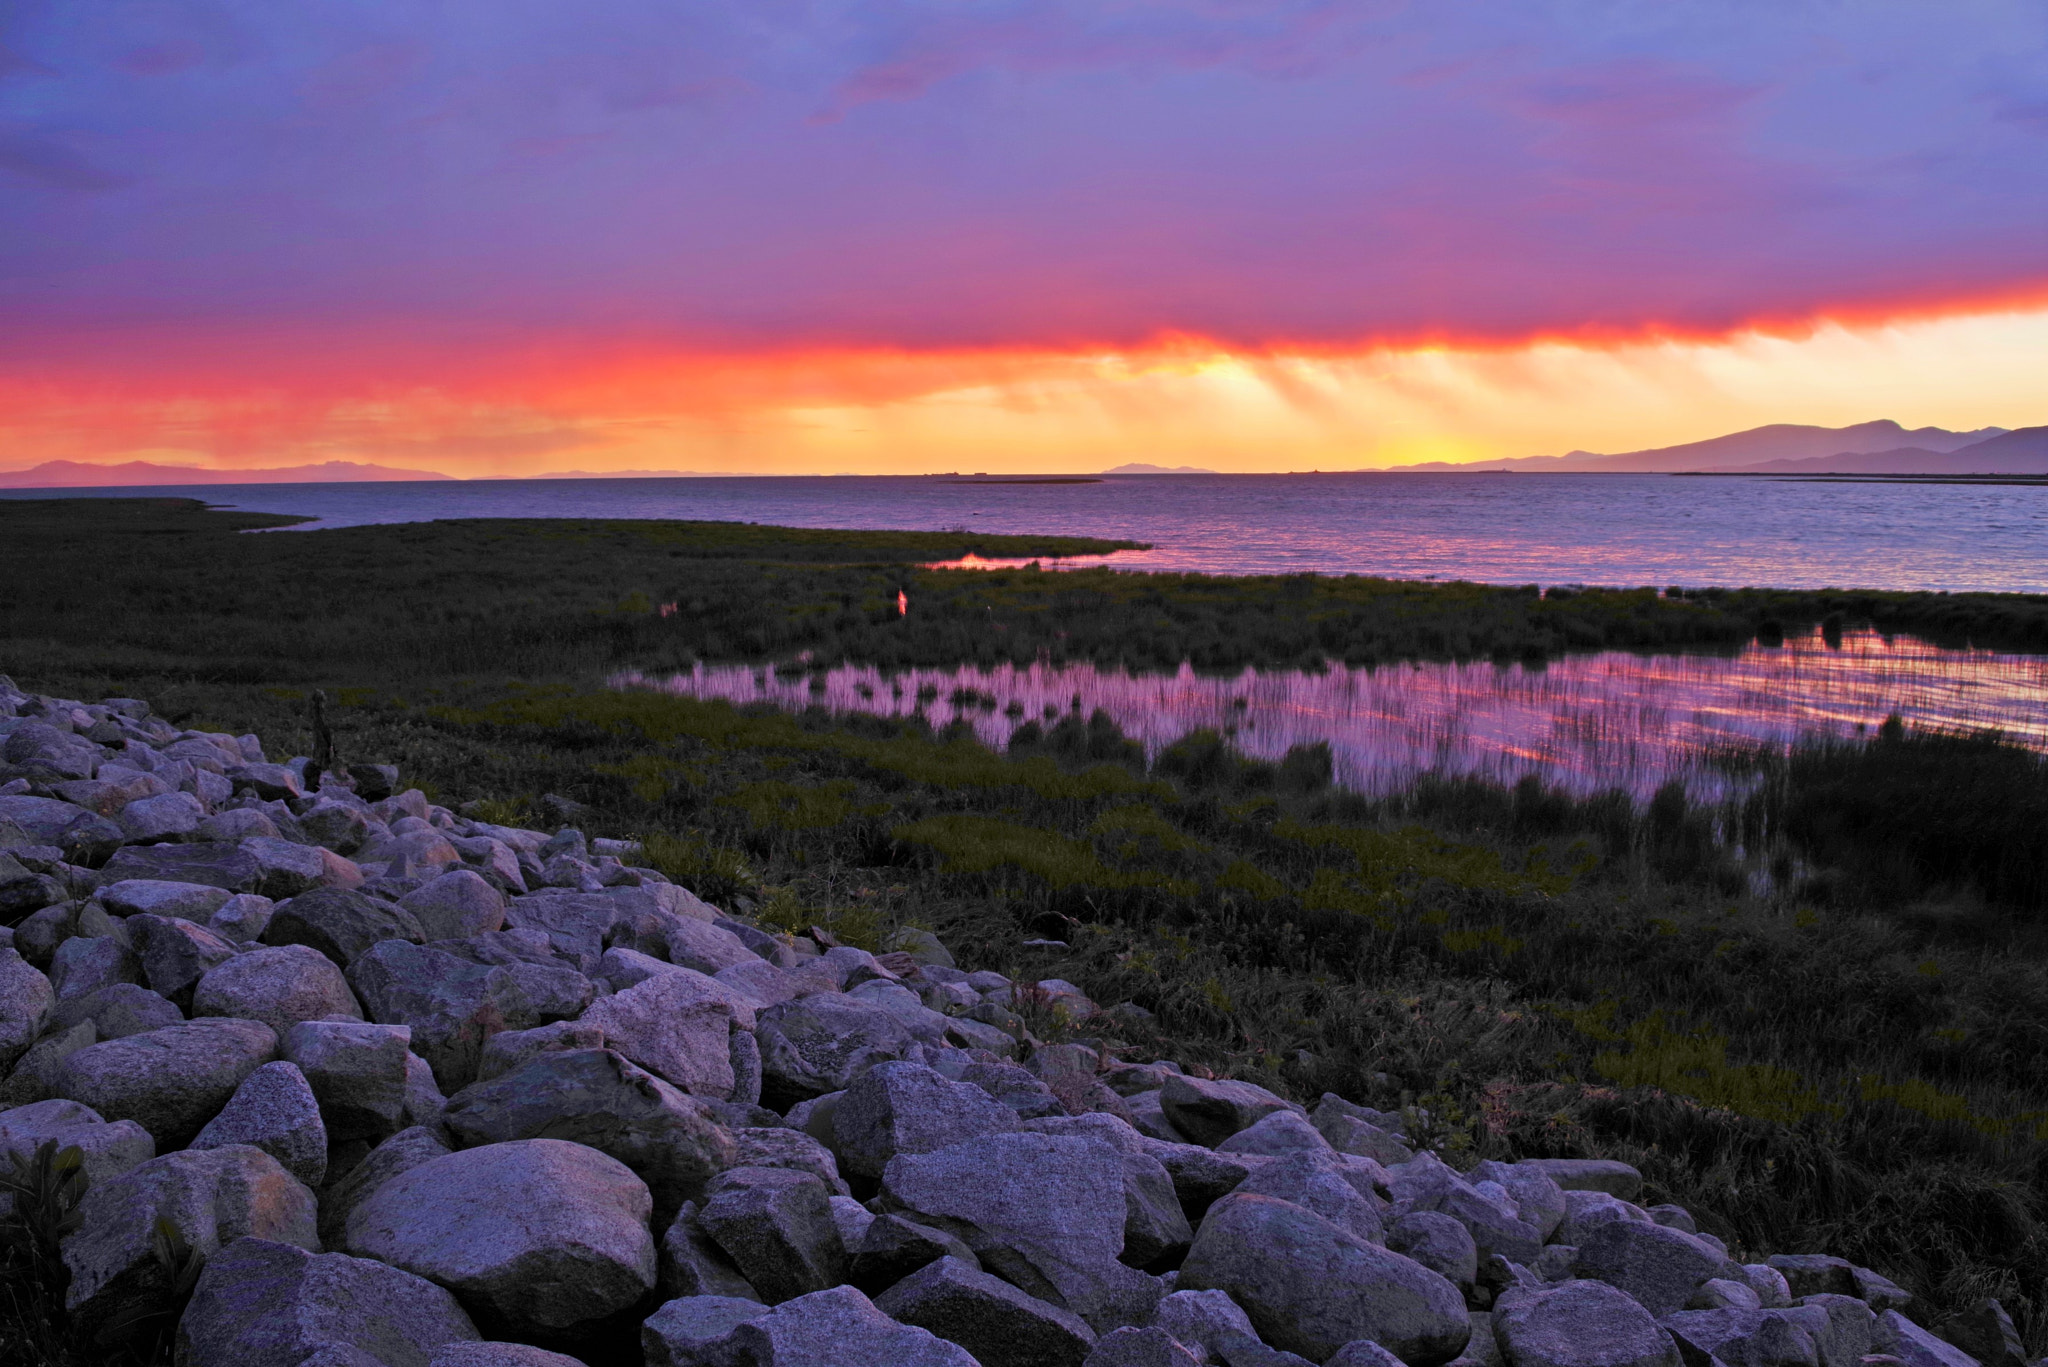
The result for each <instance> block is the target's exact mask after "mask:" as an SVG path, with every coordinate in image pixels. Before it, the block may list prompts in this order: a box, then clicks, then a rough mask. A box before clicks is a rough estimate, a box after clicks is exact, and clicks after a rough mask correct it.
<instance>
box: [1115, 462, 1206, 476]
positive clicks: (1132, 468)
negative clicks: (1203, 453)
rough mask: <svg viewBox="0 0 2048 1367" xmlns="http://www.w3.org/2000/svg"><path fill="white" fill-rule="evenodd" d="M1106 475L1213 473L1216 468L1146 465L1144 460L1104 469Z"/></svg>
mask: <svg viewBox="0 0 2048 1367" xmlns="http://www.w3.org/2000/svg"><path fill="white" fill-rule="evenodd" d="M1102 473H1103V474H1105V475H1213V474H1215V473H1216V471H1214V470H1203V469H1200V468H1199V467H1197V466H1193V465H1146V464H1144V463H1142V462H1139V463H1135V464H1131V465H1119V466H1117V467H1116V469H1114V470H1104V471H1103V472H1102Z"/></svg>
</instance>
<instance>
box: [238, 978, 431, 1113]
mask: <svg viewBox="0 0 2048 1367" xmlns="http://www.w3.org/2000/svg"><path fill="white" fill-rule="evenodd" d="M277 952H279V953H283V952H287V951H285V950H280V951H277ZM289 952H291V953H294V954H305V955H311V956H312V957H314V958H317V959H318V960H319V962H320V963H321V964H322V965H323V966H324V967H326V968H328V969H332V968H333V967H334V965H333V964H331V963H329V962H328V961H327V959H326V958H325V957H324V956H320V955H317V954H314V953H313V951H312V950H309V949H307V948H306V947H305V946H304V945H293V946H290V947H289ZM250 957H254V956H253V955H252V956H250ZM411 1043H412V1032H411V1031H410V1030H408V1029H407V1028H406V1027H405V1026H403V1025H374V1024H371V1023H369V1022H367V1021H354V1020H348V1021H334V1020H305V1021H300V1022H299V1023H298V1024H296V1025H293V1026H292V1027H291V1028H290V1029H288V1030H287V1031H286V1032H285V1035H284V1043H283V1053H284V1057H285V1058H286V1059H287V1060H288V1061H289V1062H291V1063H293V1064H295V1065H296V1066H297V1067H298V1069H299V1071H300V1072H302V1073H303V1074H305V1077H306V1081H307V1083H308V1085H309V1086H311V1088H312V1090H313V1096H314V1098H315V1100H316V1101H317V1102H318V1104H319V1107H320V1117H321V1121H322V1123H323V1124H325V1125H326V1127H327V1137H328V1139H329V1140H330V1141H332V1142H337V1143H338V1142H341V1141H343V1140H349V1139H367V1140H370V1141H371V1142H373V1143H375V1142H379V1141H381V1140H383V1139H385V1138H386V1137H388V1136H390V1135H392V1134H395V1133H397V1132H398V1131H399V1130H400V1129H402V1128H404V1116H405V1099H406V1066H407V1065H406V1060H407V1059H408V1058H410V1057H411V1054H410V1052H409V1051H410V1048H411Z"/></svg>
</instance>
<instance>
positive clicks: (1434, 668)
mask: <svg viewBox="0 0 2048 1367" xmlns="http://www.w3.org/2000/svg"><path fill="white" fill-rule="evenodd" d="M617 682H619V683H622V684H639V685H644V686H648V687H654V688H660V689H664V690H666V691H668V692H672V693H678V694H682V695H685V696H689V697H697V698H722V699H725V700H726V701H729V702H733V703H740V704H745V703H761V702H767V703H774V704H776V705H777V706H781V707H786V708H790V709H793V710H795V709H802V708H806V707H813V706H821V707H825V708H827V709H829V710H831V711H833V712H839V713H847V712H866V713H875V714H880V715H884V716H910V715H913V714H917V715H922V716H923V717H924V719H925V720H926V721H928V722H929V723H930V724H931V725H933V726H935V727H942V726H946V725H948V724H949V723H951V722H953V721H955V720H956V719H963V718H964V719H965V720H966V721H967V722H968V723H969V724H970V725H971V726H972V727H973V729H974V732H975V734H976V735H977V736H979V737H980V738H981V739H982V740H983V741H985V742H986V743H988V744H989V745H992V746H995V747H998V748H1001V747H1002V746H1005V745H1007V744H1008V742H1009V739H1010V735H1011V733H1012V732H1014V731H1015V730H1016V729H1017V728H1018V727H1019V726H1021V725H1023V724H1024V723H1025V722H1027V721H1036V722H1038V723H1039V724H1040V725H1042V726H1043V725H1049V724H1050V722H1051V721H1052V720H1056V719H1057V718H1059V717H1061V716H1063V715H1066V714H1068V713H1078V715H1080V716H1081V717H1083V718H1084V719H1085V718H1086V717H1087V716H1088V715H1089V714H1090V713H1093V712H1095V711H1096V710H1098V709H1099V710H1101V711H1103V712H1105V713H1107V714H1108V715H1109V716H1110V717H1112V718H1114V719H1115V721H1116V723H1117V725H1118V726H1119V727H1121V728H1122V729H1123V732H1124V734H1125V735H1127V736H1130V737H1131V738H1132V739H1134V740H1138V741H1141V742H1142V743H1143V744H1144V746H1145V748H1146V752H1147V753H1148V754H1157V753H1158V752H1159V750H1161V749H1162V748H1164V747H1165V746H1166V745H1169V744H1171V743H1172V742H1173V741H1175V740H1178V739H1179V738H1181V737H1182V736H1184V735H1186V734H1188V733H1189V732H1190V731H1194V730H1197V729H1199V728H1202V727H1210V728H1213V729H1215V730H1217V731H1220V732H1223V733H1224V734H1226V735H1228V736H1230V737H1231V738H1232V741H1233V743H1234V744H1235V745H1236V746H1237V747H1238V748H1239V749H1240V750H1241V751H1243V752H1244V753H1246V754H1248V755H1252V756H1254V757H1257V758H1261V759H1278V758H1280V757H1281V756H1282V755H1284V754H1285V753H1286V752H1287V750H1288V748H1289V747H1290V746H1294V745H1304V744H1313V743H1315V742H1317V741H1327V742H1329V745H1330V751H1331V758H1332V760H1333V761H1334V763H1335V768H1336V778H1337V782H1339V783H1340V784H1342V785H1343V786H1345V787H1347V788H1351V789H1354V790H1356V791H1360V792H1368V793H1382V792H1387V791H1391V790H1394V789H1397V788H1400V787H1402V786H1404V785H1405V784H1406V783H1407V782H1408V781H1409V780H1411V779H1412V778H1413V777H1414V776H1415V775H1416V774H1417V773H1418V772H1420V771H1425V770H1433V771H1437V772H1440V773H1446V774H1477V775H1482V776H1486V777H1490V778H1495V779H1500V780H1503V781H1507V782H1512V781H1514V780H1515V779H1517V778H1520V777H1521V776H1523V775H1525V774H1536V775H1538V776H1540V777H1542V778H1543V779H1545V780H1546V781H1548V782H1551V783H1555V784H1558V785H1560V786H1563V787H1566V788H1569V789H1572V790H1574V791H1578V792H1595V791H1599V790H1601V789H1606V788H1613V787H1621V788H1626V789H1628V790H1629V791H1631V792H1633V793H1635V794H1636V795H1638V796H1647V795H1648V794H1649V793H1651V792H1653V791H1654V790H1655V789H1656V788H1657V786H1658V785H1659V784H1661V783H1663V782H1665V781H1666V780H1668V779H1672V778H1678V779H1682V780H1684V781H1685V782H1686V783H1687V785H1688V786H1689V787H1690V788H1691V789H1692V790H1693V792H1694V793H1695V795H1697V796H1699V797H1703V798H1704V797H1711V796H1717V795H1720V794H1723V793H1725V792H1727V791H1728V790H1729V786H1730V782H1731V781H1730V780H1729V779H1727V778H1725V777H1724V776H1722V775H1721V774H1720V773H1719V772H1718V771H1717V770H1715V769H1714V768H1713V767H1712V766H1711V765H1710V764H1709V762H1708V761H1709V760H1710V758H1711V756H1712V755H1714V754H1715V753H1716V752H1719V751H1724V750H1726V749H1728V748H1729V747H1731V746H1738V745H1748V744H1752V743H1758V742H1762V743H1766V744H1784V743H1787V742H1789V741H1791V740H1794V739H1796V738H1797V737H1800V736H1803V735H1814V734H1825V735H1835V736H1850V735H1854V734H1857V733H1858V732H1859V731H1861V730H1863V729H1865V728H1869V727H1874V726H1875V725H1876V724H1877V723H1879V722H1881V721H1882V720H1884V718H1885V717H1886V716H1887V715H1889V714H1891V713H1893V712H1896V713H1898V714H1899V715H1900V716H1901V717H1903V718H1904V719H1905V721H1906V723H1907V724H1908V725H1909V726H1921V727H1950V728H1980V727H1996V728H1998V729H2000V730H2002V731H2004V732H2006V733H2007V734H2008V735H2010V736H2012V737H2013V738H2015V739H2017V740H2021V741H2024V742H2025V743H2026V744H2028V745H2030V746H2032V747H2034V748H2035V749H2039V750H2048V658H2044V657H2041V656H2022V655H2000V654H1994V653H1992V652H1990V651H1978V650H1971V651H1957V650H1942V649H1939V648H1937V647H1934V646H1930V645H1927V644H1926V643H1924V642H1921V641H1917V640H1913V639H1910V638H1907V637H1896V638H1894V639H1893V640H1891V641H1890V642H1887V641H1885V640H1884V638H1882V637H1881V636H1879V635H1878V634H1877V633H1875V632H1855V633H1849V634H1846V635H1844V637H1843V638H1842V644H1841V647H1840V648H1839V649H1830V648H1828V647H1827V646H1826V644H1825V643H1824V642H1823V641H1822V640H1821V637H1820V635H1819V633H1817V632H1816V633H1815V634H1813V635H1811V636H1801V637H1795V638H1791V639H1788V640H1787V641H1786V643H1785V644H1784V645H1783V646H1779V647H1774V648H1767V647H1762V646H1751V647H1749V648H1747V649H1745V650H1743V651H1742V652H1741V653H1740V654H1737V655H1733V656H1715V655H1697V654H1693V655H1635V654H1630V653H1627V652H1624V651H1606V652H1602V653H1599V654H1592V655H1575V656H1570V657H1567V658H1564V659H1561V660H1556V661H1553V662H1551V663H1550V664H1549V665H1548V667H1534V668H1532V667H1528V666H1524V665H1520V664H1513V665H1495V664H1491V663H1474V664H1443V663H1422V664H1402V665H1389V666H1381V667H1380V668H1378V669H1372V670H1367V669H1348V668H1345V667H1344V666H1341V665H1335V666H1332V667H1331V668H1330V669H1329V670H1328V671H1327V672H1324V673H1320V674H1312V673H1306V672H1304V671H1301V670H1282V671H1274V672H1262V671H1259V670H1254V669H1247V670H1245V671H1244V672H1243V673H1241V674H1237V675H1233V676H1214V675H1200V674H1196V673H1195V672H1194V671H1193V670H1192V669H1191V668H1188V667H1186V666H1183V667H1182V668H1181V670H1180V672H1179V673H1177V674H1137V675H1133V674H1130V673H1127V672H1125V671H1123V670H1121V669H1117V670H1098V669H1097V668H1096V667H1095V666H1093V665H1090V664H1069V665H1063V666H1053V665H1047V664H1036V665H1031V666H1028V667H1022V668H1019V667H1015V666H1010V665H1002V666H998V667H996V668H993V669H979V668H974V667H971V666H963V667H961V668H958V669H915V670H908V671H904V672H901V673H895V674H885V673H883V672H882V671H880V670H878V669H876V668H874V667H872V666H863V665H842V666H840V667H839V668H837V669H833V670H829V671H823V672H819V673H813V674H810V675H792V676H787V677H778V676H777V675H776V673H775V672H774V671H773V670H772V669H763V668H760V667H757V666H741V665H728V666H704V665H699V666H698V667H697V668H696V669H695V670H694V671H693V672H692V673H689V674H677V675H674V676H671V677H668V678H665V679H650V678H644V677H642V676H640V675H629V676H625V677H623V678H621V679H619V680H618V681H617ZM968 691H971V696H970V693H969V692H968ZM921 694H922V695H924V696H920V695H921Z"/></svg>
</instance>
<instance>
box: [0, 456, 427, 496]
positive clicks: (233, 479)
mask: <svg viewBox="0 0 2048 1367" xmlns="http://www.w3.org/2000/svg"><path fill="white" fill-rule="evenodd" d="M447 478H449V476H447V475H441V474H436V473H434V472H433V471H431V470H397V469H393V468H392V467H390V466H388V465H359V464H357V463H356V462H354V461H348V460H330V461H327V462H325V463H324V464H321V465H289V466H281V467H277V468H274V469H269V470H206V469H201V468H200V467H198V466H194V465H156V464H153V463H151V462H149V461H146V460H131V461H129V462H127V463H126V464H123V465H88V464H85V463H84V462H81V461H75V460H46V461H44V462H43V463H42V464H41V465H35V466H31V467H30V468H28V469H26V470H8V471H0V489H121V488H130V487H136V488H141V487H148V486H152V485H172V486H177V485H187V484H361V483H367V482H370V481H375V480H423V479H447Z"/></svg>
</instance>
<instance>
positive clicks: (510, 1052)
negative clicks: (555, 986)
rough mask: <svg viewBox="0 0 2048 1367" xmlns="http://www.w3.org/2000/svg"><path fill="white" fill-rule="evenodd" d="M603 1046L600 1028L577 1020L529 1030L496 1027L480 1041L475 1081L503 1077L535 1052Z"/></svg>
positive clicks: (603, 1038) (553, 1051)
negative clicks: (492, 1033) (494, 1031)
mask: <svg viewBox="0 0 2048 1367" xmlns="http://www.w3.org/2000/svg"><path fill="white" fill-rule="evenodd" d="M604 1047H605V1034H604V1031H603V1030H602V1029H600V1028H599V1027H598V1026H595V1025H590V1024H586V1023H585V1022H583V1021H580V1020H573V1021H555V1022H553V1023H552V1024H549V1025H537V1026H535V1027H534V1028H533V1029H531V1030H500V1031H499V1032H498V1033H497V1034H495V1035H492V1036H491V1037H490V1038H489V1039H487V1040H485V1041H484V1049H483V1053H482V1054H481V1055H480V1056H479V1057H478V1059H477V1068H476V1076H477V1081H479V1082H489V1081H490V1080H491V1079H492V1078H494V1077H503V1076H504V1075H505V1074H506V1073H509V1072H511V1071H512V1070H513V1069H514V1068H517V1067H519V1066H520V1065H521V1064H523V1063H525V1062H526V1061H527V1060H528V1059H530V1058H532V1057H533V1056H534V1055H535V1054H547V1053H555V1052H559V1051H561V1050H564V1049H602V1048H604Z"/></svg>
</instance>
